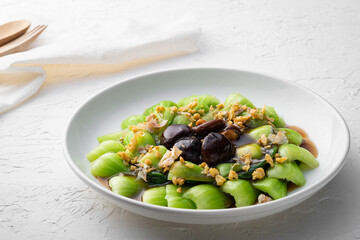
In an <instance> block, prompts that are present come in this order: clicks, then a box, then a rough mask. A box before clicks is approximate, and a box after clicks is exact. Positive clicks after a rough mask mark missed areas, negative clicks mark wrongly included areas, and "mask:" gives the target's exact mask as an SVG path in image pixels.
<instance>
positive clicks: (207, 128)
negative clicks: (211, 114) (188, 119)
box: [193, 119, 226, 138]
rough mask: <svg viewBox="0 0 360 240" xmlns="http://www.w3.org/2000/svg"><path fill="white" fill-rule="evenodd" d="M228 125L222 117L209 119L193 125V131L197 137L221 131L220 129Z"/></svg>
mask: <svg viewBox="0 0 360 240" xmlns="http://www.w3.org/2000/svg"><path fill="white" fill-rule="evenodd" d="M225 127H226V123H225V121H224V120H222V119H215V120H211V121H207V122H205V123H203V124H201V125H198V126H196V127H193V131H194V132H195V135H196V136H197V137H200V138H201V137H205V136H207V135H208V134H209V133H212V132H219V131H220V130H222V129H224V128H225Z"/></svg>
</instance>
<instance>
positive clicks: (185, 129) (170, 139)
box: [160, 124, 193, 149]
mask: <svg viewBox="0 0 360 240" xmlns="http://www.w3.org/2000/svg"><path fill="white" fill-rule="evenodd" d="M192 134H193V131H192V129H191V128H190V127H189V126H187V125H185V124H173V125H170V126H168V127H167V128H166V129H165V130H164V132H163V133H162V135H161V137H160V143H161V145H164V146H165V147H166V148H167V149H170V148H172V147H173V146H174V144H175V142H176V141H177V140H179V139H180V138H183V137H188V136H190V135H192Z"/></svg>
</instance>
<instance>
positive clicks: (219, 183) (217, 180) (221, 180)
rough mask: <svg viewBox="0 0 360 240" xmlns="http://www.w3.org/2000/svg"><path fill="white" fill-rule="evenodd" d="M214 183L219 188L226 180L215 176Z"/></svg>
mask: <svg viewBox="0 0 360 240" xmlns="http://www.w3.org/2000/svg"><path fill="white" fill-rule="evenodd" d="M215 181H216V184H217V185H218V186H221V185H223V184H224V183H225V182H226V179H225V178H224V177H223V176H221V175H216V177H215Z"/></svg>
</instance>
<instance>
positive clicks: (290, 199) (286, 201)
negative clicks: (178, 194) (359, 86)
mask: <svg viewBox="0 0 360 240" xmlns="http://www.w3.org/2000/svg"><path fill="white" fill-rule="evenodd" d="M206 70H215V71H232V72H240V73H246V74H251V75H258V76H261V77H266V78H271V79H272V80H275V81H280V82H282V83H284V84H287V85H291V86H293V87H298V88H301V89H302V90H304V91H306V92H308V93H309V94H311V95H313V96H314V97H316V98H317V99H319V100H320V101H322V102H323V103H325V104H327V105H328V106H329V107H330V109H331V110H332V111H334V112H335V115H336V116H337V117H338V119H339V120H340V122H341V124H342V126H343V127H344V129H345V135H346V138H345V145H344V146H345V147H344V149H343V151H342V153H341V161H338V162H336V163H337V165H336V167H333V168H332V169H331V171H329V172H328V173H327V174H325V176H324V177H323V179H321V180H320V181H319V182H317V183H315V185H314V186H312V187H311V188H310V189H308V190H307V191H305V189H304V190H300V191H299V192H296V193H294V194H292V195H289V196H286V197H284V198H281V199H277V200H276V201H271V202H268V203H266V204H259V205H250V206H245V207H239V208H225V209H210V210H203V209H180V208H169V207H163V206H157V205H152V204H148V203H144V202H140V201H137V200H134V199H131V198H128V197H124V196H120V195H118V194H116V193H114V192H111V191H109V190H108V189H106V188H104V187H103V186H100V185H99V184H96V183H95V182H93V181H92V180H91V179H90V178H88V177H87V176H86V175H85V174H84V173H83V172H82V171H81V170H80V169H79V168H78V167H77V166H76V165H75V163H74V161H72V159H71V157H70V154H69V151H68V149H67V146H66V139H67V136H68V131H69V127H70V125H71V123H72V121H73V120H74V118H75V117H76V116H77V114H78V113H79V112H80V111H81V109H82V108H83V107H85V106H86V105H87V104H88V103H89V102H90V101H91V100H92V99H94V98H96V97H98V96H99V95H101V94H104V93H105V92H107V91H109V90H110V89H112V88H114V87H115V86H118V85H122V84H124V83H128V82H131V81H136V80H137V79H139V78H143V77H148V76H150V75H156V74H166V73H171V72H180V71H206ZM119 74H121V73H119ZM115 75H116V74H115ZM345 135H344V136H345ZM350 141H351V140H350V131H349V127H348V125H347V123H346V121H345V119H344V117H343V116H342V115H341V113H340V112H339V111H338V110H337V109H336V108H335V107H334V106H333V105H332V104H331V103H330V102H329V101H327V100H326V99H325V98H323V97H322V96H320V95H319V94H317V93H316V92H314V91H312V90H311V89H308V88H306V87H304V86H302V85H300V84H298V83H295V82H291V81H289V80H286V79H284V78H281V77H278V76H275V75H270V74H267V73H262V72H254V71H248V70H242V69H238V68H223V67H185V68H184V67H180V68H168V69H162V70H155V71H149V72H145V73H141V74H136V75H133V76H129V77H126V78H124V79H122V80H120V81H119V82H115V83H113V84H110V85H109V86H108V87H106V88H104V89H102V90H100V91H99V92H97V93H95V94H93V95H92V96H90V97H88V98H87V99H86V100H85V101H84V102H83V103H82V104H80V106H79V107H77V108H76V109H75V110H74V112H73V113H72V114H71V116H70V118H69V120H68V121H67V123H66V127H65V131H64V134H63V137H62V150H63V153H64V155H65V159H66V162H67V163H68V165H69V166H70V168H71V169H72V170H73V171H74V173H75V174H76V175H77V176H78V177H79V178H80V179H81V180H82V181H83V182H84V183H86V184H87V185H88V186H90V187H92V188H93V189H95V190H96V191H97V192H100V193H102V194H104V195H105V196H106V197H108V198H111V199H118V200H121V201H125V203H126V204H131V205H134V206H135V207H139V208H147V209H149V210H155V211H158V212H160V213H161V214H163V213H168V214H172V213H178V214H179V213H181V214H191V215H194V214H196V215H197V217H206V216H208V215H214V216H215V218H216V216H217V218H226V217H228V218H234V217H236V216H237V215H238V214H239V213H243V214H242V216H244V215H253V214H255V213H259V212H270V211H273V210H275V209H279V208H284V209H283V210H286V209H288V208H287V207H286V206H288V205H292V203H295V204H293V206H294V205H297V204H298V203H300V202H302V201H304V200H305V199H307V198H309V197H310V196H312V195H313V194H315V193H316V192H318V191H319V190H320V189H321V188H322V187H324V186H325V185H326V184H327V183H329V182H330V181H331V180H332V179H333V178H334V177H335V176H336V175H337V174H338V172H339V171H340V170H341V169H342V168H343V166H344V164H345V162H346V159H347V156H348V153H349V149H350ZM304 191H305V193H306V194H305V196H302V194H304ZM253 209H254V211H253ZM130 211H131V210H130ZM220 213H222V214H226V215H228V214H229V213H231V215H229V216H222V215H220Z"/></svg>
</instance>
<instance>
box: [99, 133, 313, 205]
mask: <svg viewBox="0 0 360 240" xmlns="http://www.w3.org/2000/svg"><path fill="white" fill-rule="evenodd" d="M286 127H287V128H290V129H292V130H295V131H297V132H298V133H300V135H301V136H302V137H303V142H302V143H301V145H300V147H303V148H305V149H306V150H308V151H309V152H311V154H312V155H314V157H315V158H317V156H318V150H317V148H316V146H315V144H314V143H313V141H311V140H310V139H309V138H308V134H307V133H306V132H305V131H304V130H303V129H302V128H300V127H298V126H286ZM255 142H256V141H254V139H252V138H251V137H250V136H249V135H248V134H243V135H241V136H240V138H239V139H237V140H235V141H233V144H234V145H235V146H236V147H239V146H243V145H246V144H250V143H255ZM110 178H111V177H109V178H102V177H96V179H97V180H98V181H99V182H100V183H101V185H103V186H104V187H106V188H107V189H109V190H110V191H111V188H110V186H109V179H110ZM298 187H299V186H297V185H295V184H294V183H292V182H289V183H288V186H287V191H288V192H291V191H294V190H295V189H297V188H298ZM145 190H146V189H144V190H143V191H141V192H140V193H138V194H137V195H135V196H133V197H131V198H132V199H134V200H137V201H141V199H142V194H143V193H144V191H145ZM233 207H235V206H233Z"/></svg>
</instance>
